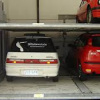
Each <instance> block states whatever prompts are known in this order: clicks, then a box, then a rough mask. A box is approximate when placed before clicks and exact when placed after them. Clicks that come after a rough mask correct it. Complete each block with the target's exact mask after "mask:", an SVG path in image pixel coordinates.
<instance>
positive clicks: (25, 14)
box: [2, 0, 81, 22]
mask: <svg viewBox="0 0 100 100" xmlns="http://www.w3.org/2000/svg"><path fill="white" fill-rule="evenodd" d="M2 1H3V2H4V6H5V11H6V15H7V19H8V21H10V22H31V21H33V22H36V0H2ZM80 2H81V0H40V19H41V21H42V22H57V20H58V15H59V14H76V12H77V9H78V7H79V5H80Z"/></svg>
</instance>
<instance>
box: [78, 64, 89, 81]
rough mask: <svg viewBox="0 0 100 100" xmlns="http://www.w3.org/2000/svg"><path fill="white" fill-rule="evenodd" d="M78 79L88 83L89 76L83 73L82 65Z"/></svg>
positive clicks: (79, 67) (79, 66) (79, 68)
mask: <svg viewBox="0 0 100 100" xmlns="http://www.w3.org/2000/svg"><path fill="white" fill-rule="evenodd" d="M78 78H79V80H80V81H86V80H87V75H86V74H85V73H84V72H83V71H82V66H81V64H79V65H78Z"/></svg>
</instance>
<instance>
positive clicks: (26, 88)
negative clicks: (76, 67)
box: [0, 76, 100, 100]
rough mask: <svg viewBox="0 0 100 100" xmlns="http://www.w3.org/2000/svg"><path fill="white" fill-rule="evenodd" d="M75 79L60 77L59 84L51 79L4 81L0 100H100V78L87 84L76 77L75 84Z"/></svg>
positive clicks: (1, 85)
mask: <svg viewBox="0 0 100 100" xmlns="http://www.w3.org/2000/svg"><path fill="white" fill-rule="evenodd" d="M73 78H74V77H70V76H60V77H59V82H52V79H50V78H49V79H45V78H15V79H14V81H13V82H7V81H6V79H4V81H2V82H1V83H0V99H7V100H11V99H27V100H28V99H52V100H53V99H65V98H66V99H73V98H74V99H75V98H76V99H81V98H85V99H86V98H88V99H98V98H99V99H100V77H90V78H89V79H88V80H87V81H85V82H80V81H78V79H77V78H76V77H75V80H76V82H75V81H73ZM86 89H87V90H86ZM83 91H84V92H83Z"/></svg>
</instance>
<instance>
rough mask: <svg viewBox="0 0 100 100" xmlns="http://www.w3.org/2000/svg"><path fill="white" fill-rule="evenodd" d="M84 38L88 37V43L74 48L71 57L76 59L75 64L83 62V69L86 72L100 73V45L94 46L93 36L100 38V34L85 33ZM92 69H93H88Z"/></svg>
mask: <svg viewBox="0 0 100 100" xmlns="http://www.w3.org/2000/svg"><path fill="white" fill-rule="evenodd" d="M82 37H84V39H85V38H87V44H86V45H85V46H82V47H76V48H74V49H73V48H72V52H71V55H72V57H71V58H74V59H73V60H74V61H76V63H75V64H77V65H76V66H77V68H78V64H79V63H81V66H82V71H83V72H84V73H86V74H91V73H95V74H100V45H99V46H93V38H95V37H96V38H98V37H99V39H100V34H83V36H82ZM87 70H91V71H87Z"/></svg>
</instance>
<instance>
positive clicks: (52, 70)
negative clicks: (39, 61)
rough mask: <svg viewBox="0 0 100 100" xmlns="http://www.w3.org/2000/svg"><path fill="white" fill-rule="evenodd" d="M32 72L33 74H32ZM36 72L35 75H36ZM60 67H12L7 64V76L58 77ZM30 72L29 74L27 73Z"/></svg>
mask: <svg viewBox="0 0 100 100" xmlns="http://www.w3.org/2000/svg"><path fill="white" fill-rule="evenodd" d="M31 71H32V72H31ZM34 71H35V73H34ZM58 71H59V65H52V66H50V65H45V66H43V65H41V66H40V65H39V66H37V65H34V66H32V65H31V66H30V65H23V66H22V65H20V66H19V65H17V66H14V65H11V64H6V75H7V76H18V77H54V76H57V75H58ZM27 72H28V73H27Z"/></svg>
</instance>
